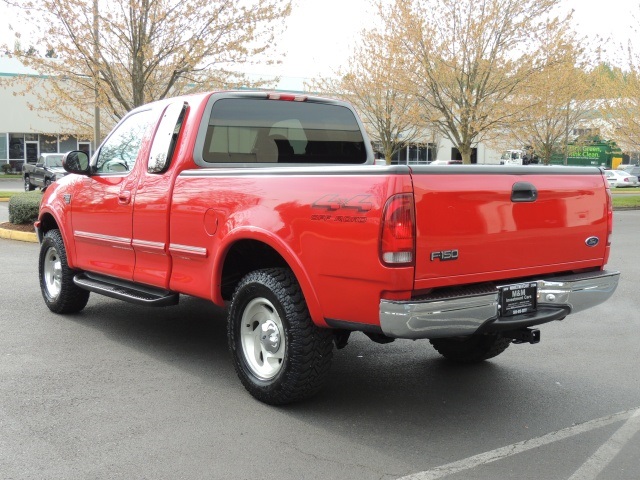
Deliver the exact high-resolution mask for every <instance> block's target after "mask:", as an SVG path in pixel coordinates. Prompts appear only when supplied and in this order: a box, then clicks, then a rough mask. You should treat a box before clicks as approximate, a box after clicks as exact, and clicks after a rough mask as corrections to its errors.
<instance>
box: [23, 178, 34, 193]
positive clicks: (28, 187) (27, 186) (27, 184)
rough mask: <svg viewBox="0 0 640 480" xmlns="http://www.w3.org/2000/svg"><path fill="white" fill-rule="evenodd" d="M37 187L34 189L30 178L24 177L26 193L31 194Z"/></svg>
mask: <svg viewBox="0 0 640 480" xmlns="http://www.w3.org/2000/svg"><path fill="white" fill-rule="evenodd" d="M35 189H36V187H34V186H33V185H31V180H29V177H28V176H27V177H24V191H25V192H31V191H33V190H35Z"/></svg>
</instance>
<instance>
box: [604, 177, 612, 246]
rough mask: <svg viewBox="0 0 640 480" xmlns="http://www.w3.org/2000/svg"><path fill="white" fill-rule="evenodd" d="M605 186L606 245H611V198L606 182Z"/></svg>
mask: <svg viewBox="0 0 640 480" xmlns="http://www.w3.org/2000/svg"><path fill="white" fill-rule="evenodd" d="M605 186H606V188H607V245H611V235H613V197H612V196H611V188H609V184H608V183H607V182H605Z"/></svg>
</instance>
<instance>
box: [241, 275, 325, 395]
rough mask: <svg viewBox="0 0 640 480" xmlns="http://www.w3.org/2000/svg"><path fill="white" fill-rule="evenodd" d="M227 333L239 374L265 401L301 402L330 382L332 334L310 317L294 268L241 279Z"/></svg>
mask: <svg viewBox="0 0 640 480" xmlns="http://www.w3.org/2000/svg"><path fill="white" fill-rule="evenodd" d="M228 334H229V348H230V350H231V354H232V356H233V360H234V366H235V369H236V372H237V374H238V377H239V378H240V380H241V381H242V384H243V385H244V387H245V388H246V389H247V390H248V391H249V393H251V395H253V396H254V397H255V398H257V399H258V400H260V401H262V402H265V403H268V404H272V405H281V404H285V403H291V402H295V401H298V400H302V399H305V398H308V397H311V396H312V395H314V394H315V393H316V392H318V391H319V390H320V389H321V388H322V387H323V385H324V383H325V382H326V379H327V377H328V374H329V368H330V366H331V359H332V355H333V335H332V332H331V331H330V330H328V329H321V328H318V327H317V326H316V325H315V324H314V323H313V321H312V320H311V317H310V315H309V311H308V310H307V306H306V303H305V300H304V297H303V296H302V292H301V290H300V286H299V285H298V282H297V280H296V279H295V277H294V275H293V273H292V272H291V271H290V270H287V269H282V268H272V269H265V270H257V271H255V272H251V273H249V274H248V275H246V276H245V277H244V278H243V279H242V280H241V281H240V284H239V285H238V287H237V288H236V290H235V292H234V294H233V299H232V302H231V307H230V309H229V323H228Z"/></svg>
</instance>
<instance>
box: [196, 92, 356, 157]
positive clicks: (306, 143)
mask: <svg viewBox="0 0 640 480" xmlns="http://www.w3.org/2000/svg"><path fill="white" fill-rule="evenodd" d="M202 159H203V160H204V161H205V162H207V163H211V164H219V163H285V164H304V163H313V164H362V163H365V162H366V160H367V152H366V148H365V144H364V139H363V137H362V133H361V131H360V128H359V126H358V123H357V121H356V118H355V116H354V115H353V112H352V111H351V110H349V109H348V108H345V107H343V106H340V105H331V104H322V103H312V102H308V103H307V102H294V101H282V100H269V99H261V98H225V99H220V100H218V101H216V102H215V103H214V104H213V107H212V109H211V117H210V119H209V123H208V126H207V131H206V136H205V139H204V145H203V151H202Z"/></svg>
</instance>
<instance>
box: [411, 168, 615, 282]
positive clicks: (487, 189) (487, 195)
mask: <svg viewBox="0 0 640 480" xmlns="http://www.w3.org/2000/svg"><path fill="white" fill-rule="evenodd" d="M412 180H413V187H414V192H415V201H416V224H417V240H416V269H415V289H416V290H419V289H426V288H433V287H438V286H446V285H454V284H456V285H460V284H461V283H475V282H484V281H500V280H508V279H513V278H518V277H525V276H528V275H537V274H540V273H548V272H560V271H573V270H579V269H583V268H592V267H602V266H603V265H604V263H605V262H606V258H607V256H608V246H607V242H608V231H609V228H610V226H609V212H608V207H607V205H608V204H609V202H608V200H607V197H608V195H609V194H608V192H607V186H606V181H605V180H604V179H603V176H602V173H601V171H600V170H599V169H597V168H589V167H578V168H571V167H542V166H541V167H532V166H527V167H499V166H495V167H494V166H484V165H483V166H466V165H465V166H457V165H454V166H446V167H435V166H418V167H413V168H412Z"/></svg>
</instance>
